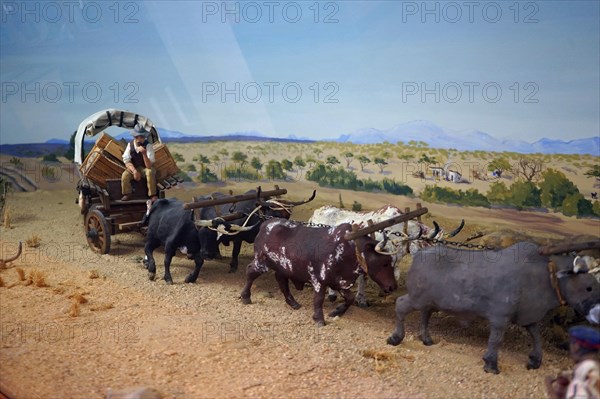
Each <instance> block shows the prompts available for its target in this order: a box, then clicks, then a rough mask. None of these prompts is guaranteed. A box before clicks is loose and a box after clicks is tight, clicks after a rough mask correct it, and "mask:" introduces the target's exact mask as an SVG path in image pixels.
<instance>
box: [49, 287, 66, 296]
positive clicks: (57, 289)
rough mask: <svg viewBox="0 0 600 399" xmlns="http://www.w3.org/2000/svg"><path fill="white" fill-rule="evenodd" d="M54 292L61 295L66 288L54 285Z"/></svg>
mask: <svg viewBox="0 0 600 399" xmlns="http://www.w3.org/2000/svg"><path fill="white" fill-rule="evenodd" d="M52 292H54V293H55V294H58V295H61V294H64V293H65V289H64V288H63V287H54V288H52Z"/></svg>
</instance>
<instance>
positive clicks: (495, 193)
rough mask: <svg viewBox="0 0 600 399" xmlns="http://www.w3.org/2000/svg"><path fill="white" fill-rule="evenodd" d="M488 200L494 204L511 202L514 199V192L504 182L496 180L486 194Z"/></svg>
mask: <svg viewBox="0 0 600 399" xmlns="http://www.w3.org/2000/svg"><path fill="white" fill-rule="evenodd" d="M486 196H487V198H488V200H489V201H490V203H492V204H505V205H506V204H510V202H511V199H512V193H511V192H510V190H509V189H508V187H506V184H504V182H499V181H496V182H494V183H492V184H490V189H489V190H488V192H487V194H486Z"/></svg>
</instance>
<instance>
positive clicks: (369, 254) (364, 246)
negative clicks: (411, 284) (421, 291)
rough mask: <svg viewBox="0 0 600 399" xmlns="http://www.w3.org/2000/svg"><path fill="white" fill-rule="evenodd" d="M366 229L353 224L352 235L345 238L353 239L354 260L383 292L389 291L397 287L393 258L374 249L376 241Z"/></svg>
mask: <svg viewBox="0 0 600 399" xmlns="http://www.w3.org/2000/svg"><path fill="white" fill-rule="evenodd" d="M365 230H366V229H362V230H358V227H357V226H356V225H354V226H353V231H352V233H351V235H352V237H349V236H348V234H347V235H346V239H350V240H353V241H354V244H355V248H356V260H357V262H358V264H359V265H360V267H361V269H362V270H363V271H364V272H365V273H366V274H368V275H369V277H371V279H373V281H375V282H376V283H377V285H379V287H381V289H382V290H383V291H384V292H385V293H390V292H392V291H395V290H396V289H397V288H398V283H397V282H396V277H395V276H394V259H393V258H392V257H391V256H390V255H388V254H384V253H380V252H378V251H377V250H376V247H377V245H378V241H377V240H374V239H373V238H371V237H369V236H368V232H366V231H365Z"/></svg>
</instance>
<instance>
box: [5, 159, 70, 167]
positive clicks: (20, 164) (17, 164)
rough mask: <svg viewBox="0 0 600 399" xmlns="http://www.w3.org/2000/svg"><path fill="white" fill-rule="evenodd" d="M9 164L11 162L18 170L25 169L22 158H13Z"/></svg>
mask: <svg viewBox="0 0 600 399" xmlns="http://www.w3.org/2000/svg"><path fill="white" fill-rule="evenodd" d="M72 160H73V159H71V161H72ZM8 162H10V163H11V164H12V165H13V166H14V167H15V168H17V169H21V168H22V167H23V161H21V158H17V157H12V158H11V159H10V161H8Z"/></svg>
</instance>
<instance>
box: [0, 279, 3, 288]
mask: <svg viewBox="0 0 600 399" xmlns="http://www.w3.org/2000/svg"><path fill="white" fill-rule="evenodd" d="M0 287H4V280H2V277H0Z"/></svg>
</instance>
